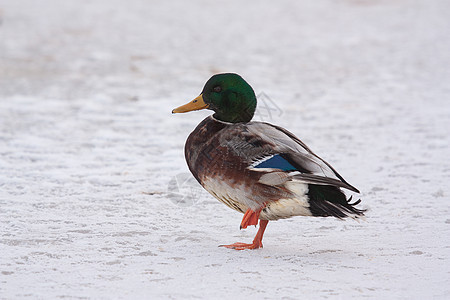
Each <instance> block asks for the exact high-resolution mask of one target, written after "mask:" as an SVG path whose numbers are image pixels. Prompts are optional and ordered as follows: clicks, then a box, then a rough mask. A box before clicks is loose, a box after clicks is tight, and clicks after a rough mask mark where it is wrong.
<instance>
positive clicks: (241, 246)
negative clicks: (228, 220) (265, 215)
mask: <svg viewBox="0 0 450 300" xmlns="http://www.w3.org/2000/svg"><path fill="white" fill-rule="evenodd" d="M268 223H269V221H267V220H261V221H260V222H259V229H258V233H257V234H256V236H255V238H254V239H253V243H251V244H246V243H234V244H231V245H220V246H219V247H225V248H228V249H234V250H246V249H259V248H262V247H263V245H262V238H263V235H264V231H265V230H266V227H267V224H268ZM251 225H253V224H251Z"/></svg>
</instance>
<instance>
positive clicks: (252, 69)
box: [0, 0, 450, 299]
mask: <svg viewBox="0 0 450 300" xmlns="http://www.w3.org/2000/svg"><path fill="white" fill-rule="evenodd" d="M449 11H450V2H449V1H446V0H440V1H439V0H436V1H414V0H411V1H408V0H399V1H382V0H380V1H370V0H335V1H306V0H305V1H245V2H244V1H235V0H229V1H222V2H219V1H214V2H213V1H204V0H196V1H189V2H188V1H144V0H142V1H139V0H130V1H110V0H102V1H87V0H83V1H81V0H79V1H57V0H42V1H31V0H29V1H25V0H0V20H1V24H0V298H2V299H24V298H33V299H58V298H68V299H90V298H92V299H144V298H146V299H150V298H152V299H153V298H205V299H211V298H247V299H273V298H283V299H294V298H295V299H299V298H301V299H323V298H329V299H366V298H368V299H446V298H447V299H448V298H449V297H450V296H449V293H450V276H449V270H450V263H449V257H450V255H449V254H450V248H449V247H450V216H449V206H450V205H449V200H450V199H449V191H448V187H449V182H450V159H449V156H450V151H449V142H450V137H449V128H450V102H449V101H450V96H449V95H450V67H449V66H450V18H449ZM218 72H236V73H239V74H241V75H242V76H243V77H244V78H245V79H246V80H247V81H248V82H249V83H250V84H251V85H252V86H253V87H254V89H255V91H256V93H257V94H258V93H260V92H264V93H265V94H266V95H268V96H269V98H270V99H271V100H272V101H273V103H275V104H276V105H277V106H278V107H279V108H280V110H281V111H280V113H281V115H280V114H279V113H276V114H273V115H272V117H270V118H269V119H267V116H266V118H265V119H264V120H265V121H270V122H272V123H275V124H277V125H280V126H283V127H285V128H287V129H288V130H290V131H292V132H293V133H295V134H296V135H297V136H298V137H299V138H301V139H302V140H303V141H304V142H305V143H306V144H307V145H309V146H310V147H311V148H312V149H313V151H315V152H316V153H317V154H319V155H320V156H322V157H323V158H324V159H325V160H327V161H328V162H330V163H331V164H332V165H333V166H334V167H335V168H336V169H337V170H338V172H340V173H341V175H343V176H344V178H345V179H346V180H347V181H349V182H350V183H351V184H353V185H355V186H356V187H358V188H359V189H360V190H361V191H362V193H361V195H359V197H361V199H362V201H363V202H362V205H361V207H363V208H367V209H368V212H367V220H366V222H361V223H357V222H355V221H353V220H347V221H339V220H336V219H331V218H303V217H296V218H292V219H288V220H281V221H277V222H270V223H269V226H268V229H267V231H266V234H265V238H264V241H263V242H264V248H263V249H260V250H255V251H241V252H239V251H233V250H229V249H225V248H219V247H217V246H218V245H220V244H224V243H233V242H238V241H239V242H250V241H251V240H252V239H253V236H254V234H255V232H256V229H255V228H254V227H252V228H248V229H247V230H242V231H239V224H240V220H241V217H242V215H241V214H238V213H236V212H235V211H232V210H230V209H229V208H227V207H226V206H224V205H222V204H221V203H219V202H218V201H216V200H215V199H213V198H212V197H211V196H209V195H208V194H206V193H205V192H199V191H197V193H196V194H195V195H196V198H195V201H194V203H191V204H193V205H190V206H186V205H180V204H178V205H176V204H174V202H173V201H171V198H170V197H169V194H168V193H167V186H168V184H169V182H170V180H171V179H173V178H175V176H176V175H177V174H183V173H186V172H188V170H187V167H186V164H185V161H184V155H183V151H184V149H183V147H184V142H185V140H186V138H187V136H188V134H189V133H190V132H191V131H192V130H193V129H194V127H195V126H196V124H198V123H199V122H200V121H201V120H202V119H203V118H204V117H205V116H207V115H208V114H209V113H210V112H207V111H204V112H192V113H189V114H184V115H171V113H170V112H171V110H172V108H174V107H176V106H179V105H181V104H184V103H186V102H188V101H189V100H191V99H193V98H194V97H196V96H197V95H198V94H199V93H200V91H201V89H202V87H203V84H204V83H205V82H206V80H207V79H208V78H209V77H210V76H211V75H212V74H214V73H218ZM265 112H267V111H264V108H262V107H260V108H259V111H258V118H259V119H261V118H262V117H264V116H265ZM192 189H194V190H195V188H194V187H192ZM357 197H358V196H357ZM172 200H173V199H172Z"/></svg>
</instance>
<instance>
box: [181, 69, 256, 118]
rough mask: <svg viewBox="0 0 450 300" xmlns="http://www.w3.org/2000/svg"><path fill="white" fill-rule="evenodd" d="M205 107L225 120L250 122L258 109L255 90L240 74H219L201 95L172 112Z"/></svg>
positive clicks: (211, 80) (208, 83)
mask: <svg viewBox="0 0 450 300" xmlns="http://www.w3.org/2000/svg"><path fill="white" fill-rule="evenodd" d="M205 108H207V109H211V110H213V111H214V112H215V114H214V117H215V118H216V119H218V120H221V121H224V122H230V123H239V122H250V120H251V119H252V118H253V115H254V113H255V109H256V96H255V92H254V91H253V89H252V87H251V86H250V85H249V84H248V83H247V82H246V81H245V80H244V79H242V77H241V76H239V75H238V74H234V73H225V74H217V75H214V76H213V77H211V78H210V79H209V80H208V81H207V82H206V84H205V86H204V87H203V91H202V93H201V94H200V96H198V97H197V98H195V99H194V100H192V101H191V102H189V103H187V104H185V105H183V106H180V107H178V108H175V109H174V110H172V113H184V112H188V111H192V110H200V109H205Z"/></svg>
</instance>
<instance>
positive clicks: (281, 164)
mask: <svg viewBox="0 0 450 300" xmlns="http://www.w3.org/2000/svg"><path fill="white" fill-rule="evenodd" d="M255 168H272V169H281V170H283V171H295V170H297V168H296V167H294V166H293V165H292V164H291V163H290V162H289V161H287V160H286V159H285V158H283V157H282V156H281V155H280V154H277V155H274V156H273V157H272V158H269V159H268V160H265V161H263V162H262V163H260V164H259V165H257V166H255Z"/></svg>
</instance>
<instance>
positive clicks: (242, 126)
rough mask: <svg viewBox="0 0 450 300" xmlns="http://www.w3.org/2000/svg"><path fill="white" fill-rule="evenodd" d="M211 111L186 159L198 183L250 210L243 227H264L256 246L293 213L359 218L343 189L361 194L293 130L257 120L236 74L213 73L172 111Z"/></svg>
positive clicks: (240, 245) (189, 141) (253, 99)
mask: <svg viewBox="0 0 450 300" xmlns="http://www.w3.org/2000/svg"><path fill="white" fill-rule="evenodd" d="M201 109H210V110H212V111H214V114H213V115H211V116H209V117H207V118H206V119H204V120H203V121H202V122H201V123H200V124H199V125H198V126H197V128H195V130H194V131H193V132H192V133H191V134H190V135H189V137H188V139H187V141H186V145H185V157H186V161H187V165H188V167H189V170H190V171H191V172H192V175H193V176H194V177H195V179H197V181H198V182H199V183H200V185H201V186H202V187H203V188H204V189H205V190H207V191H208V192H209V193H210V194H211V195H213V196H214V197H215V198H217V199H218V200H219V201H220V202H223V203H224V204H225V205H227V206H228V207H230V208H232V209H234V210H237V211H238V212H241V213H243V214H244V217H243V219H242V222H241V224H240V228H241V229H243V228H247V226H249V225H255V226H256V225H258V220H259V229H258V232H257V234H256V236H255V238H254V240H253V242H252V243H251V244H246V243H234V244H231V245H222V246H223V247H226V248H231V249H236V250H244V249H258V248H261V247H262V238H263V234H264V230H265V229H266V227H267V224H268V222H269V220H278V219H284V218H290V217H293V216H313V217H329V216H332V217H336V218H340V219H341V218H345V217H352V218H358V217H360V216H363V215H364V210H361V209H357V208H356V207H355V205H357V204H358V203H360V202H361V200H358V201H356V202H354V203H350V202H351V197H350V198H349V199H347V197H346V195H345V194H344V193H343V191H342V190H341V189H342V188H344V189H347V190H350V191H352V192H355V193H359V191H358V190H357V189H356V188H355V187H354V186H352V185H350V184H349V183H348V182H346V181H345V180H344V178H342V176H341V175H339V174H338V172H336V171H335V170H334V169H333V167H331V165H330V164H328V163H327V162H326V161H324V160H323V159H321V158H320V157H319V156H317V155H316V154H314V153H313V152H312V151H311V150H310V149H309V148H308V147H307V146H306V145H305V144H304V143H303V142H302V141H301V140H300V139H299V138H297V137H296V136H295V135H294V134H292V133H291V132H289V131H287V130H286V129H284V128H281V127H279V126H276V125H272V124H269V123H264V122H251V120H252V118H253V115H254V113H255V109H256V96H255V93H254V91H253V89H252V87H251V86H250V85H249V84H248V83H247V82H246V81H245V80H244V79H243V78H242V77H241V76H239V75H238V74H233V73H226V74H217V75H214V76H212V77H211V78H210V79H209V80H208V81H207V82H206V84H205V86H204V87H203V91H202V92H201V94H200V96H198V97H197V98H195V99H194V100H192V101H191V102H189V103H187V104H185V105H182V106H180V107H178V108H175V109H174V110H173V111H172V113H185V112H189V111H193V110H201Z"/></svg>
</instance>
